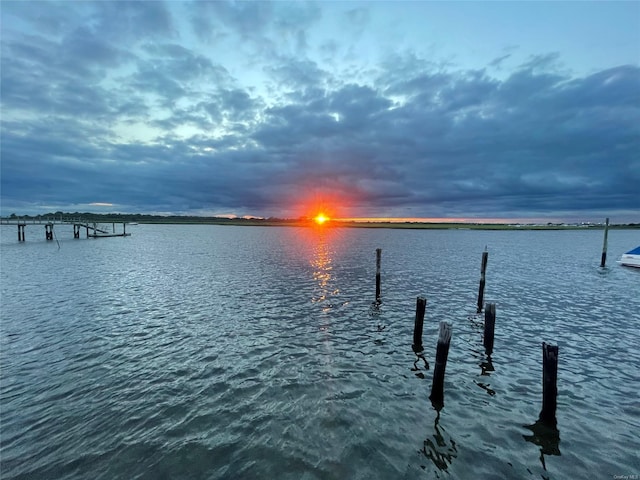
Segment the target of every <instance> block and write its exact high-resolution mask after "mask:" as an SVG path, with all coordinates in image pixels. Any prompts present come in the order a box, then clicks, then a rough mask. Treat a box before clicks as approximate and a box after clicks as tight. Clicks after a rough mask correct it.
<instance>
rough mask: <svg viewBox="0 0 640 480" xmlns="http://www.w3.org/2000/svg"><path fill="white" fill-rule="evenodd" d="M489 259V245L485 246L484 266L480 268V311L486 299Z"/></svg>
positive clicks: (483, 254) (483, 253)
mask: <svg viewBox="0 0 640 480" xmlns="http://www.w3.org/2000/svg"><path fill="white" fill-rule="evenodd" d="M488 260H489V252H488V251H487V247H484V252H482V267H481V269H480V287H479V288H478V313H480V312H481V311H482V302H483V301H484V284H485V273H486V272H487V261H488Z"/></svg>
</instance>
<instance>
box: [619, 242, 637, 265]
mask: <svg viewBox="0 0 640 480" xmlns="http://www.w3.org/2000/svg"><path fill="white" fill-rule="evenodd" d="M618 263H619V264H620V265H624V266H625V267H638V268H640V246H638V247H636V248H634V249H633V250H629V251H628V252H627V253H624V254H622V257H620V260H618Z"/></svg>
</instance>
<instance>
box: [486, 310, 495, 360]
mask: <svg viewBox="0 0 640 480" xmlns="http://www.w3.org/2000/svg"><path fill="white" fill-rule="evenodd" d="M495 327H496V304H495V303H487V305H486V306H485V307H484V340H483V345H484V349H485V352H486V353H487V355H488V356H489V357H490V356H491V354H492V353H493V336H494V333H495Z"/></svg>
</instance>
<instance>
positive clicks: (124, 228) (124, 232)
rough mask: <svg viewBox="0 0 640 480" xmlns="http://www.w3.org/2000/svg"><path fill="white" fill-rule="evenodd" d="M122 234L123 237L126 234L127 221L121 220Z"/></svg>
mask: <svg viewBox="0 0 640 480" xmlns="http://www.w3.org/2000/svg"><path fill="white" fill-rule="evenodd" d="M122 236H123V237H126V236H127V223H126V222H122Z"/></svg>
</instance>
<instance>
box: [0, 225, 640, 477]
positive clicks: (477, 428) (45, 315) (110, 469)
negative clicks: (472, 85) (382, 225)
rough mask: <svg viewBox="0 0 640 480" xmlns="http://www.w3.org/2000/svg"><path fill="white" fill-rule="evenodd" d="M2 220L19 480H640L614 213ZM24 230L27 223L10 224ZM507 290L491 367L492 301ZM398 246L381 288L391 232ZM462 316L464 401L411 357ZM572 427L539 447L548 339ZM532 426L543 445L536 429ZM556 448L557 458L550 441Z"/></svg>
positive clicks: (7, 408)
mask: <svg viewBox="0 0 640 480" xmlns="http://www.w3.org/2000/svg"><path fill="white" fill-rule="evenodd" d="M30 228H33V227H28V228H27V241H26V242H25V243H23V244H19V243H18V242H17V236H16V232H15V231H14V230H13V229H12V228H11V227H7V226H3V227H2V231H1V233H2V243H1V252H0V253H1V259H0V261H1V264H0V266H1V282H0V288H1V304H2V306H1V316H2V323H1V337H0V341H1V343H0V347H1V350H0V359H1V396H0V407H1V409H0V416H1V418H0V419H1V424H0V427H1V435H0V449H1V450H0V454H1V458H0V462H1V464H0V467H1V475H2V478H3V479H4V478H7V479H13V478H25V479H26V478H29V479H33V478H35V479H38V478H61V479H84V478H103V479H112V478H127V479H128V478H140V479H147V478H148V479H156V478H217V479H227V478H228V479H237V478H251V479H253V478H278V479H283V478H284V479H286V478H291V479H299V478H304V479H344V478H363V479H364V478H367V479H371V478H380V479H389V478H406V479H413V478H426V479H428V478H445V477H448V476H451V478H487V479H489V478H542V477H544V478H556V479H564V478H612V477H613V476H614V475H633V474H638V473H640V463H639V460H638V456H637V452H638V451H640V440H639V438H638V434H637V433H638V431H640V401H639V400H638V387H639V385H640V381H639V374H638V371H639V368H640V351H639V349H638V345H639V342H638V328H639V326H640V313H639V312H640V272H639V271H634V270H631V269H628V268H624V267H620V266H618V265H616V264H615V263H614V262H615V259H616V258H617V257H619V255H620V254H621V253H622V252H624V251H626V250H627V249H630V248H632V247H634V246H636V245H637V244H640V237H639V235H638V232H637V231H636V232H634V231H618V230H613V231H611V232H610V235H609V259H610V261H609V266H608V267H607V268H606V269H604V270H601V269H599V268H598V263H599V259H600V258H599V257H600V255H599V253H600V248H601V245H602V234H601V232H597V231H563V232H555V231H548V232H525V231H502V232H500V231H480V232H478V231H462V230H450V231H431V230H415V231H413V230H412V231H407V230H374V229H371V230H369V229H366V230H361V229H327V228H308V229H304V228H261V227H219V226H151V225H140V226H137V227H131V228H132V233H133V235H132V236H131V237H128V238H110V239H100V240H87V239H80V240H72V239H71V237H72V235H71V233H70V232H65V231H63V228H64V227H56V229H58V230H57V231H56V234H57V237H58V238H59V239H60V240H61V242H60V243H61V248H60V249H58V247H57V245H56V244H55V242H53V243H52V242H45V240H44V234H42V235H41V236H42V238H41V239H40V238H36V237H37V236H40V233H41V232H39V231H38V233H37V234H36V233H34V232H35V230H34V231H32V230H29V229H30ZM14 237H16V238H14ZM485 245H487V246H488V248H489V252H490V254H489V266H488V270H487V289H486V293H485V299H486V300H487V301H490V302H495V303H496V304H497V320H496V341H495V346H494V354H493V356H492V367H493V369H494V371H491V370H490V369H489V370H488V369H487V368H486V367H487V359H486V357H485V355H484V351H483V349H482V317H479V316H477V315H475V301H476V294H477V287H478V280H479V273H480V272H479V270H480V259H481V252H482V250H483V249H484V247H485ZM378 247H380V248H382V249H383V255H382V294H383V301H382V303H381V304H380V305H379V306H376V305H375V304H372V300H373V299H374V298H373V297H374V295H375V249H376V248H378ZM418 295H424V296H426V297H427V300H428V304H427V314H426V321H425V331H424V345H425V355H426V357H427V359H428V360H429V361H430V362H431V364H432V365H433V356H434V355H435V340H436V335H437V324H438V322H439V321H441V320H447V321H450V322H452V323H453V339H452V344H451V348H450V352H449V363H448V365H447V376H446V379H445V407H444V409H443V410H442V411H441V412H440V414H439V415H438V414H437V412H435V411H434V410H433V408H432V407H431V404H430V402H429V400H428V395H429V389H430V386H431V375H432V371H424V368H422V371H420V372H414V371H412V370H411V369H412V368H413V366H414V360H415V356H414V354H413V352H412V351H411V343H412V331H413V317H414V309H415V298H416V296H418ZM542 341H549V342H552V343H557V344H558V345H559V346H560V361H559V379H558V389H559V396H558V429H559V443H557V445H555V449H553V448H552V449H547V450H545V453H544V454H541V451H542V450H543V449H544V447H543V446H540V445H538V444H536V443H535V441H531V437H532V432H531V430H529V429H528V428H526V426H529V425H533V424H534V423H535V421H536V420H537V416H538V413H539V410H540V405H541V346H540V345H541V342H542ZM527 438H528V440H527ZM549 452H551V453H549Z"/></svg>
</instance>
